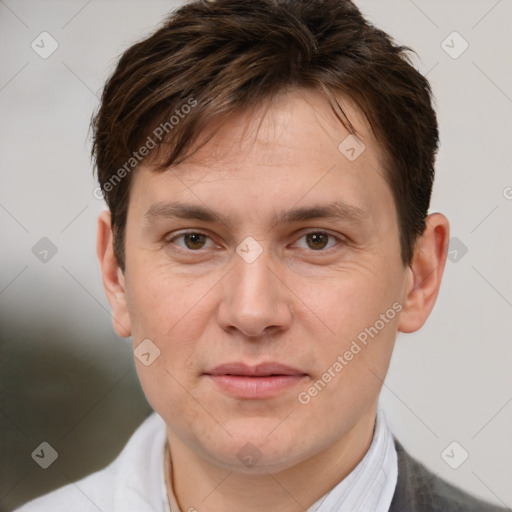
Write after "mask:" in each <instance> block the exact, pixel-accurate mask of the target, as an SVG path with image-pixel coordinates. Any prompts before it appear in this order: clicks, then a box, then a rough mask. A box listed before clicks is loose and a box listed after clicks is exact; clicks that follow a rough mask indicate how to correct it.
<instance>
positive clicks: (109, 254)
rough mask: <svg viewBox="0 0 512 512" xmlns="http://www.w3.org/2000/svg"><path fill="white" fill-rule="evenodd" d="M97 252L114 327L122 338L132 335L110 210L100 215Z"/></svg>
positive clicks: (123, 279)
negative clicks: (115, 251) (115, 249)
mask: <svg viewBox="0 0 512 512" xmlns="http://www.w3.org/2000/svg"><path fill="white" fill-rule="evenodd" d="M96 254H97V256H98V260H99V263H100V268H101V276H102V280H103V286H104V288H105V292H106V294H107V299H108V301H109V303H110V307H111V308H112V323H113V325H114V329H115V331H116V332H117V334H119V336H121V337H122V338H127V337H128V336H130V335H131V323H130V317H129V315H128V308H127V304H126V290H125V277H124V274H123V272H122V270H121V268H120V267H119V264H118V263H117V259H116V257H115V255H114V236H113V233H112V227H111V216H110V212H109V211H103V212H101V213H100V215H99V217H98V235H97V239H96Z"/></svg>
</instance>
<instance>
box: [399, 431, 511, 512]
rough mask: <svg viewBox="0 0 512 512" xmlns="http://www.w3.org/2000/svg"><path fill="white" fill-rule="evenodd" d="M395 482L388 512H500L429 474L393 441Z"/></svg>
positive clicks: (499, 509) (501, 510)
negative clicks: (396, 478) (396, 461)
mask: <svg viewBox="0 0 512 512" xmlns="http://www.w3.org/2000/svg"><path fill="white" fill-rule="evenodd" d="M395 447H396V452H397V456H398V480H397V484H396V489H395V494H394V495H393V500H392V502H391V507H390V508H389V512H503V511H505V510H510V509H509V508H501V507H497V506H495V505H489V504H488V503H486V502H484V501H481V500H479V499H478V498H474V497H473V496H471V495H470V494H467V493H465V492H464V491H462V490H460V489H458V488H457V487H454V486H453V485H451V484H449V483H448V482H446V481H444V480H442V479H441V478H439V477H437V476H436V475H435V474H434V473H432V472H430V471H429V470H428V469H427V468H426V467H425V466H423V465H422V464H421V463H420V462H418V461H417V460H415V459H414V458H412V457H411V456H410V455H409V454H408V453H407V452H406V451H405V449H404V447H403V446H402V445H401V444H400V443H399V442H398V441H397V440H396V439H395Z"/></svg>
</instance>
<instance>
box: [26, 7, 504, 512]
mask: <svg viewBox="0 0 512 512" xmlns="http://www.w3.org/2000/svg"><path fill="white" fill-rule="evenodd" d="M406 50H407V49H406V48H403V47H399V46H396V45H395V44H393V42H392V41H391V40H390V38H389V36H387V35H386V34H385V33H384V32H382V31H380V30H378V29H376V28H375V27H373V26H372V25H370V24H369V23H368V22H366V21H365V20H364V18H363V17H362V16H361V14H360V12H359V11H358V9H357V8H356V7H355V6H354V5H353V4H352V3H351V2H349V1H347V0H303V1H300V0H295V1H292V0H251V1H250V2H244V1H240V0H226V1H223V0H218V1H210V2H201V1H196V2H193V3H189V4H186V5H184V6H183V7H182V8H181V9H179V10H178V11H177V12H176V13H173V14H172V15H171V16H170V17H169V19H168V20H166V22H165V23H164V24H163V26H162V27H161V28H160V29H159V30H158V31H157V32H155V33H154V34H153V35H152V36H150V37H149V38H147V39H146V40H144V41H141V42H139V43H137V44H135V45H134V46H132V47H131V48H129V49H128V50H127V51H126V52H125V53H124V55H123V56H122V58H121V59H120V62H119V64H118V66H117V68H116V70H115V71H114V73H113V75H112V77H111V78H110V79H109V81H108V82H107V84H106V86H105V90H104V93H103V97H102V104H101V108H100V110H99V112H98V114H97V116H96V117H95V120H94V126H93V127H94V147H93V154H94V156H95V159H96V166H97V170H98V178H99V183H100V187H101V190H102V191H103V193H104V195H105V199H106V201H107V204H108V206H109V211H106V212H103V213H102V214H101V215H100V218H99V221H98V241H97V254H98V258H99V261H100V265H101V270H102V276H103V283H104V286H105V290H106V293H107V297H108V299H109V302H110V304H111V307H112V314H113V323H114V327H115V329H116V331H117V332H118V334H119V335H120V336H122V337H128V336H131V337H132V338H133V344H134V353H135V357H136V359H135V361H136V365H137V371H138V374H139V378H140V381H141V384H142V387H143V389H144V392H145V394H146V396H147V399H148V401H149V402H150V404H151V405H152V407H153V408H154V410H155V411H156V414H154V415H152V416H150V417H149V418H148V419H147V420H146V421H145V422H144V423H143V425H142V426H141V427H139V429H138V430H137V431H136V432H135V434H134V435H133V436H132V438H131V439H130V440H129V442H128V444H127V445H126V447H125V448H124V450H123V452H122V453H121V454H120V455H119V457H118V458H117V459H116V460H115V461H114V462H113V463H112V464H111V465H110V466H108V467H107V468H105V469H104V470H102V471H100V472H98V473H95V474H93V475H91V476H89V477H87V478H85V479H83V480H81V481H79V482H76V483H74V484H70V485H69V486H66V487H64V488H62V489H60V490H57V491H55V492H53V493H50V494H49V495H46V496H44V497H42V498H39V499H37V500H35V501H33V502H31V503H29V504H27V505H26V506H25V507H23V508H22V509H21V510H26V511H40V510H52V511H60V510H66V511H86V510H87V511H89V510H98V509H99V510H103V511H104V512H107V511H123V512H125V511H131V510H133V511H135V510H136V511H138V512H143V511H150V510H153V511H155V510H157V511H169V510H170V511H172V512H178V511H182V512H184V511H189V512H190V511H201V512H213V511H215V512H220V511H236V510H244V511H248V512H251V511H277V510H279V511H281V512H296V511H304V510H308V511H320V512H325V511H333V510H336V511H374V510H375V511H379V512H380V511H388V510H390V511H395V512H396V511H400V510H403V511H417V512H420V511H422V512H423V511H434V510H435V511H484V510H485V511H490V510H491V511H492V510H498V508H496V507H493V506H491V505H488V504H486V503H483V502H481V501H479V500H477V499H476V498H473V497H471V496H470V495H468V494H466V493H464V492H462V491H461V490H458V489H456V488H455V487H453V486H451V485H449V484H448V483H446V482H444V481H442V480H440V479H439V478H437V477H436V476H434V475H433V474H432V473H430V472H429V471H428V470H427V469H426V468H425V467H423V466H422V465H421V464H419V463H418V462H417V461H415V460H414V459H413V458H411V457H410V456H409V455H408V454H407V453H406V452H405V450H404V449H403V447H402V446H401V445H400V443H399V442H398V441H397V440H396V439H395V438H394V437H393V435H392V434H391V432H390V431H389V429H388V427H387V425H386V420H385V416H384V414H383V412H382V411H381V410H379V409H378V398H379V393H380V390H381V387H382V383H383V380H384V378H385V375H386V372H387V369H388V365H389V361H390V358H391V354H392V350H393V346H394V342H395V339H396V335H397V333H398V332H404V333H408V332H414V331H416V330H418V329H419V328H421V326H422V325H423V324H424V322H425V321H426V319H427V317H428V316H429V314H430V312H431V310H432V308H433V306H434V303H435V301H436V298H437V294H438V292H439V287H440V283H441V278H442V274H443V270H444V266H445V262H446V252H447V245H448V239H449V223H448V220H447V219H446V217H445V216H444V215H442V214H440V213H434V214H430V215H428V214H427V211H428V207H429V203H430V195H431V189H432V182H433V177H434V160H435V154H436V151H437V146H438V129H437V121H436V116H435V112H434V111H433V108H432V105H431V91H430V87H429V84H428V82H427V81H426V79H425V78H424V77H422V76H421V75H420V74H419V73H418V72H417V71H416V70H415V69H414V68H413V67H412V66H411V65H410V63H409V62H408V60H407V57H406Z"/></svg>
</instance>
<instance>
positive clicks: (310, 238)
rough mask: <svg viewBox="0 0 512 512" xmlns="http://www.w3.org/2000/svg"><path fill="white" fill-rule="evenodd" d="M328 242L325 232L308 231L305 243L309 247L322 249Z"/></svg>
mask: <svg viewBox="0 0 512 512" xmlns="http://www.w3.org/2000/svg"><path fill="white" fill-rule="evenodd" d="M328 242H329V235H328V234H327V233H308V234H307V235H306V243H307V244H308V247H310V248H311V249H323V248H324V247H325V246H326V245H327V244H328Z"/></svg>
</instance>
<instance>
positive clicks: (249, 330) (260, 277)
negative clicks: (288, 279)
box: [218, 251, 293, 340]
mask: <svg viewBox="0 0 512 512" xmlns="http://www.w3.org/2000/svg"><path fill="white" fill-rule="evenodd" d="M267 252H268V251H263V253H262V254H261V255H260V256H259V257H258V258H257V259H256V260H255V261H253V262H251V263H247V262H246V261H244V259H242V258H241V257H239V256H238V255H235V262H234V268H233V270H232V271H231V272H229V273H228V275H227V276H226V279H225V280H223V281H224V283H223V284H224V286H223V291H222V293H223V296H222V300H221V303H220V305H219V309H218V321H219V324H220V326H221V327H222V328H223V329H224V330H226V331H228V332H231V333H232V334H233V333H235V332H239V333H242V334H243V335H245V336H246V337H250V338H251V339H253V340H255V339H256V338H261V337H263V336H265V335H268V334H271V333H273V334H275V333H277V332H281V331H285V330H286V329H288V328H289V326H290V323H291V319H292V308H291V303H290V301H291V298H292V296H293V294H292V293H291V291H290V290H289V289H288V288H287V286H286V285H285V284H284V282H283V278H282V276H279V271H278V270H274V269H272V268H271V263H272V262H271V259H270V258H269V257H268V255H267Z"/></svg>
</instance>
